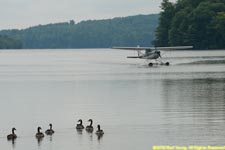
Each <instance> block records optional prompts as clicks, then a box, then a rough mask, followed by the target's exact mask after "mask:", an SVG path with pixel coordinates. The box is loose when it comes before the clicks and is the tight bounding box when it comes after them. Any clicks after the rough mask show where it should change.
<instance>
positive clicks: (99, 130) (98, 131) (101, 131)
mask: <svg viewBox="0 0 225 150" xmlns="http://www.w3.org/2000/svg"><path fill="white" fill-rule="evenodd" d="M97 128H98V130H97V131H96V132H95V134H96V135H97V136H102V135H103V134H104V132H103V130H101V129H100V125H99V124H98V125H97Z"/></svg>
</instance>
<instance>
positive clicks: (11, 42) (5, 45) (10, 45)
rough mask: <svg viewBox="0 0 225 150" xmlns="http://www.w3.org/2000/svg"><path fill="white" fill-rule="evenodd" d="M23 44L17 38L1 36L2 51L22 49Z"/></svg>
mask: <svg viewBox="0 0 225 150" xmlns="http://www.w3.org/2000/svg"><path fill="white" fill-rule="evenodd" d="M21 48H22V42H21V41H20V40H18V39H16V38H12V37H9V36H6V35H0V49H21Z"/></svg>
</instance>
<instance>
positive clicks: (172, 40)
mask: <svg viewBox="0 0 225 150" xmlns="http://www.w3.org/2000/svg"><path fill="white" fill-rule="evenodd" d="M161 8H162V12H161V13H160V18H159V25H158V27H157V29H156V39H155V41H154V44H155V45H156V46H176V45H193V46H194V48H195V49H224V48H225V0H178V1H177V2H176V3H175V4H174V3H171V2H169V1H168V0H163V2H162V5H161Z"/></svg>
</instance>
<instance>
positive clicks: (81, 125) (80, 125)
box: [76, 119, 84, 130]
mask: <svg viewBox="0 0 225 150" xmlns="http://www.w3.org/2000/svg"><path fill="white" fill-rule="evenodd" d="M77 122H80V123H79V124H77V126H76V129H78V130H82V129H84V126H83V124H82V120H81V119H79V120H78V121H77Z"/></svg>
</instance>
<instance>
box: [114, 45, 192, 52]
mask: <svg viewBox="0 0 225 150" xmlns="http://www.w3.org/2000/svg"><path fill="white" fill-rule="evenodd" d="M112 49H121V50H136V51H142V50H187V49H193V46H171V47H139V46H137V47H112Z"/></svg>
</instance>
